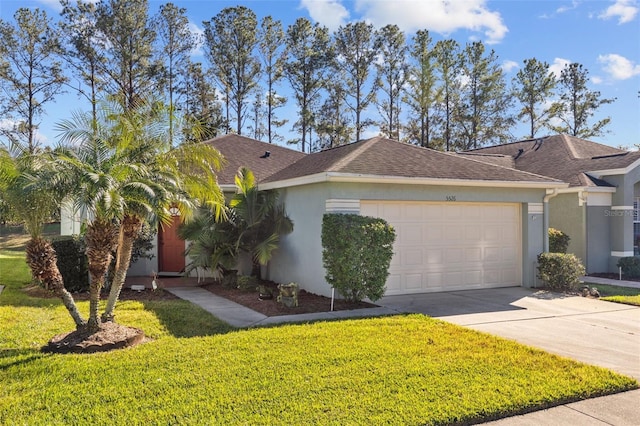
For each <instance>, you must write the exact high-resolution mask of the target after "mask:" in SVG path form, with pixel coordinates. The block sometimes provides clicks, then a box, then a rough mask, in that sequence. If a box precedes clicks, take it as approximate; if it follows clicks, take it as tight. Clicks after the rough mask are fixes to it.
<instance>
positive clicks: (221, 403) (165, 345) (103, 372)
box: [0, 251, 638, 425]
mask: <svg viewBox="0 0 640 426" xmlns="http://www.w3.org/2000/svg"><path fill="white" fill-rule="evenodd" d="M27 281H28V273H27V270H26V266H24V258H23V255H21V254H19V253H16V252H8V251H4V252H1V251H0V284H3V285H6V286H7V287H6V288H5V291H4V292H3V293H2V295H0V383H1V384H2V386H0V424H3V425H4V424H9V425H10V424H29V425H39V424H110V425H119V424H123V425H124V424H126V425H132V424H143V423H144V424H163V425H165V424H224V425H227V424H252V425H253V424H270V425H271V424H283V425H292V424H296V425H298V424H300V425H302V424H322V425H327V424H336V425H337V424H339V425H346V424H367V425H368V424H403V425H405V424H408V425H410V424H452V423H468V422H472V421H474V420H479V419H488V418H496V417H501V416H504V415H507V414H513V413H519V412H524V411H528V410H532V409H536V408H540V407H545V406H549V405H555V404H558V403H561V402H566V401H573V400H577V399H582V398H587V397H592V396H596V395H602V394H606V393H612V392H618V391H622V390H627V389H631V388H636V387H637V386H638V384H637V382H636V381H635V380H633V379H630V378H627V377H623V376H621V375H618V374H616V373H613V372H611V371H609V370H605V369H602V368H597V367H592V366H588V365H585V364H581V363H577V362H574V361H571V360H568V359H566V358H561V357H558V356H554V355H550V354H547V353H545V352H542V351H539V350H536V349H532V348H528V347H524V346H521V345H518V344H516V343H513V342H511V341H507V340H504V339H499V338H494V337H491V336H488V335H486V334H482V333H479V332H476V331H472V330H468V329H464V328H462V327H458V326H455V325H452V324H449V323H446V322H443V321H438V320H434V319H431V318H428V317H425V316H422V315H407V316H392V317H382V318H372V319H357V320H345V321H332V322H317V323H312V324H299V325H284V326H280V327H272V328H261V329H249V330H233V329H231V328H230V327H229V326H227V325H226V324H224V323H221V322H220V321H218V320H217V319H215V318H214V317H212V316H211V315H209V314H207V313H206V312H204V311H202V310H200V309H197V308H195V307H193V306H191V305H189V304H188V303H186V302H182V301H171V302H162V303H158V302H157V303H144V304H142V303H138V302H125V303H122V304H120V305H119V306H118V308H117V309H116V315H117V318H118V320H119V321H120V322H121V323H123V324H127V325H132V326H136V327H140V328H142V329H143V330H145V332H146V333H147V334H148V335H150V336H152V337H153V338H154V340H153V341H152V342H149V343H145V344H143V345H140V346H137V347H135V348H130V349H125V350H119V351H114V352H110V353H102V354H91V355H51V354H43V353H40V352H39V350H38V349H39V347H40V346H41V345H43V344H44V343H46V341H47V340H48V339H49V338H50V337H52V336H53V335H54V334H56V333H60V332H64V331H69V330H70V329H71V328H72V326H73V323H72V321H71V320H70V319H69V318H67V317H68V314H67V313H66V311H65V310H64V308H63V307H62V306H61V304H60V303H58V302H57V301H54V300H50V299H35V298H30V297H27V296H26V295H24V293H23V292H22V291H21V290H20V288H21V287H22V286H23V285H24V283H25V282H27ZM80 307H81V309H82V311H83V312H86V311H87V310H88V306H87V303H86V302H83V303H81V304H80Z"/></svg>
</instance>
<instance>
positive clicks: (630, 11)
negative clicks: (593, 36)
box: [598, 0, 638, 24]
mask: <svg viewBox="0 0 640 426" xmlns="http://www.w3.org/2000/svg"><path fill="white" fill-rule="evenodd" d="M637 14H638V2H637V0H616V1H615V2H614V3H613V4H612V5H611V6H609V7H608V8H607V9H606V10H604V11H603V12H602V13H601V14H600V15H598V18H600V19H610V18H618V24H626V23H627V22H631V21H633V20H634V19H635V17H636V15H637Z"/></svg>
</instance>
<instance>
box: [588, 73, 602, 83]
mask: <svg viewBox="0 0 640 426" xmlns="http://www.w3.org/2000/svg"><path fill="white" fill-rule="evenodd" d="M603 81H604V80H603V79H602V77H598V76H597V75H594V76H593V77H591V82H592V83H593V84H602V82H603Z"/></svg>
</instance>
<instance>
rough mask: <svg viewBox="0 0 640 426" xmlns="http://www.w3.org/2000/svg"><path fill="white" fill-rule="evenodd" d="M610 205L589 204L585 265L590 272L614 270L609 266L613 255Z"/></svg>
mask: <svg viewBox="0 0 640 426" xmlns="http://www.w3.org/2000/svg"><path fill="white" fill-rule="evenodd" d="M610 212H611V207H610V206H587V207H586V216H587V223H588V224H589V226H587V229H586V240H587V259H586V264H585V267H586V269H587V273H588V274H592V273H595V272H614V270H611V269H610V268H609V258H610V257H611V231H610V228H611V227H610V224H609V222H610V221H611V217H610V216H609V214H610Z"/></svg>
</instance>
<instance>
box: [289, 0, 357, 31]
mask: <svg viewBox="0 0 640 426" xmlns="http://www.w3.org/2000/svg"><path fill="white" fill-rule="evenodd" d="M300 7H301V8H302V9H306V10H307V11H308V12H309V16H310V17H311V19H312V20H314V21H315V22H318V23H319V24H321V25H324V26H325V27H327V28H328V29H329V30H330V31H335V30H337V29H338V28H339V27H340V26H341V25H343V24H345V23H346V21H347V19H349V11H348V10H347V9H346V8H345V7H344V6H343V5H342V3H340V1H339V0H300Z"/></svg>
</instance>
